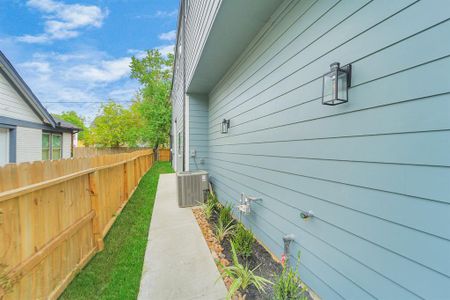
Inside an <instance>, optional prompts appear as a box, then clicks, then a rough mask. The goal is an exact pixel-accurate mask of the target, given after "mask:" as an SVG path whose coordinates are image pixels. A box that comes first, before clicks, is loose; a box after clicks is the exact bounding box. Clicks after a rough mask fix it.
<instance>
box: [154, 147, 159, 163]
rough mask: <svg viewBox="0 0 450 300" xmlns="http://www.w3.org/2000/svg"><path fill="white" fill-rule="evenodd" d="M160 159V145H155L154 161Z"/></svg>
mask: <svg viewBox="0 0 450 300" xmlns="http://www.w3.org/2000/svg"><path fill="white" fill-rule="evenodd" d="M157 160H158V145H156V146H154V147H153V161H157Z"/></svg>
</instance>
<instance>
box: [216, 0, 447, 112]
mask: <svg viewBox="0 0 450 300" xmlns="http://www.w3.org/2000/svg"><path fill="white" fill-rule="evenodd" d="M395 3H397V2H395ZM429 5H430V4H429V3H428V2H419V3H416V4H414V5H413V6H411V7H409V8H408V9H406V10H404V11H402V12H401V13H399V14H398V15H395V16H393V17H391V18H390V19H388V20H386V21H384V22H382V23H380V24H378V25H377V26H375V27H374V28H372V30H369V31H366V32H365V33H364V34H361V35H359V36H358V37H356V38H352V39H351V40H349V41H348V42H347V43H344V44H341V46H339V47H337V48H332V51H331V52H329V53H327V54H326V55H320V53H323V49H322V50H321V49H320V48H318V47H317V46H314V48H313V49H311V50H308V51H309V53H310V56H312V58H311V59H309V58H308V55H307V54H306V53H301V55H297V56H296V59H295V60H291V61H289V63H285V64H283V65H281V66H280V67H278V68H277V69H276V70H273V71H272V72H271V73H268V75H267V77H265V78H264V79H263V80H259V81H258V82H257V84H255V85H252V87H251V89H249V90H248V91H246V92H245V93H246V94H247V95H248V96H246V95H245V94H242V95H240V97H239V101H238V103H237V104H234V105H230V104H231V102H228V106H227V107H226V108H224V110H225V112H226V111H229V110H231V109H235V108H237V107H238V106H240V105H242V104H244V103H246V102H247V101H250V100H251V99H253V98H255V97H256V96H258V98H260V97H267V95H266V94H267V93H270V94H272V95H273V96H272V97H270V98H274V97H277V96H280V95H282V94H284V93H286V92H288V91H291V90H292V88H293V87H299V86H302V85H304V84H305V83H307V82H309V81H311V80H312V79H314V78H319V77H321V76H322V74H323V73H325V72H326V71H327V70H328V69H329V63H330V62H332V61H336V60H339V61H340V62H341V63H344V64H345V63H351V62H354V61H357V60H360V59H362V58H364V57H366V56H368V55H370V54H373V53H375V52H377V51H379V50H380V49H383V48H384V47H387V46H389V45H392V44H394V43H397V42H398V41H399V40H401V39H403V38H406V37H408V36H411V35H414V34H416V33H417V32H418V31H420V30H423V29H426V28H429V27H430V26H434V25H435V24H437V23H440V22H442V21H444V20H446V19H448V15H447V14H446V12H444V11H440V12H438V13H432V16H429V17H428V16H427V18H423V12H424V10H427V11H430V9H429ZM434 5H436V4H435V3H434ZM388 6H390V5H388ZM411 19H417V22H414V24H411V26H402V24H405V23H407V22H408V21H409V20H411ZM355 27H359V26H355ZM335 34H337V33H335ZM324 42H326V41H324ZM314 45H315V44H314ZM327 48H330V46H328V47H327ZM308 49H309V48H308ZM318 55H319V57H318ZM356 74H357V73H356ZM355 76H357V75H355ZM275 86H276V88H274V89H272V88H271V87H275ZM319 91H320V90H319ZM210 118H211V120H214V119H215V118H216V116H215V115H214V114H210Z"/></svg>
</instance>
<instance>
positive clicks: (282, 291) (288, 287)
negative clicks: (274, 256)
mask: <svg viewBox="0 0 450 300" xmlns="http://www.w3.org/2000/svg"><path fill="white" fill-rule="evenodd" d="M299 265H300V253H299V255H298V259H297V264H296V267H295V269H293V268H292V267H290V266H289V265H287V264H286V265H283V271H282V272H281V274H280V276H278V278H277V280H276V281H275V284H274V287H273V299H274V300H307V299H308V297H307V296H306V295H305V291H306V288H304V287H302V281H301V279H300V277H299V276H298V275H297V274H298V268H299Z"/></svg>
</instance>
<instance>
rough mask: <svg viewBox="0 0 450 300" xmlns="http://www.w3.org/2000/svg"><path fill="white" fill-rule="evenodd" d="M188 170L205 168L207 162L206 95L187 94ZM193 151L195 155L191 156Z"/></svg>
mask: <svg viewBox="0 0 450 300" xmlns="http://www.w3.org/2000/svg"><path fill="white" fill-rule="evenodd" d="M189 120H190V122H189V170H190V171H194V170H206V169H207V164H208V96H206V95H200V94H190V95H189ZM193 152H195V156H193Z"/></svg>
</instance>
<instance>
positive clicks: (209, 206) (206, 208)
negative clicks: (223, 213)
mask: <svg viewBox="0 0 450 300" xmlns="http://www.w3.org/2000/svg"><path fill="white" fill-rule="evenodd" d="M214 207H215V205H214V202H212V201H208V200H207V201H206V202H205V203H203V204H202V209H203V213H204V214H205V217H206V219H208V220H209V219H211V217H212V214H213V212H214Z"/></svg>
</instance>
